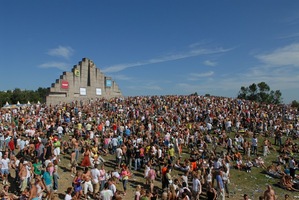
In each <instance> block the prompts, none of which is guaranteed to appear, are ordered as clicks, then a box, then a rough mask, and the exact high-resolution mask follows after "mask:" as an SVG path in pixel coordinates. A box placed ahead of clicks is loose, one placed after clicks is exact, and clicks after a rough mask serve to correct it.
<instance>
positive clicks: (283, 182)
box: [279, 175, 299, 192]
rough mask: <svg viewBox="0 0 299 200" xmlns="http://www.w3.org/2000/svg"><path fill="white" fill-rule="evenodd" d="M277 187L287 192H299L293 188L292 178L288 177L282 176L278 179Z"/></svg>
mask: <svg viewBox="0 0 299 200" xmlns="http://www.w3.org/2000/svg"><path fill="white" fill-rule="evenodd" d="M279 185H280V186H281V187H282V188H284V189H286V190H289V191H296V192H298V191H299V190H297V189H296V188H294V187H293V185H294V183H293V181H292V177H291V176H290V175H283V176H282V177H281V178H280V181H279Z"/></svg>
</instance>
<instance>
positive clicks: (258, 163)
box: [253, 156, 267, 170]
mask: <svg viewBox="0 0 299 200" xmlns="http://www.w3.org/2000/svg"><path fill="white" fill-rule="evenodd" d="M253 165H254V166H255V167H261V168H263V169H264V170H266V169H267V167H266V165H265V161H264V159H263V158H262V157H260V156H258V157H256V158H255V159H254V162H253Z"/></svg>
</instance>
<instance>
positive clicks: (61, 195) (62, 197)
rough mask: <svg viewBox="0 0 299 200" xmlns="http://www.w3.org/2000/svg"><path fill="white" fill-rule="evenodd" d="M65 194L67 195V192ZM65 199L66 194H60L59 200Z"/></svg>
mask: <svg viewBox="0 0 299 200" xmlns="http://www.w3.org/2000/svg"><path fill="white" fill-rule="evenodd" d="M65 193H66V191H65ZM64 197H65V194H63V193H58V198H59V199H64Z"/></svg>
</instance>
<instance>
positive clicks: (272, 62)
mask: <svg viewBox="0 0 299 200" xmlns="http://www.w3.org/2000/svg"><path fill="white" fill-rule="evenodd" d="M256 57H257V58H258V59H259V60H260V61H261V62H263V63H265V64H267V65H269V66H274V67H276V66H295V67H299V43H295V44H291V45H288V46H285V47H283V48H279V49H276V50H274V51H273V52H272V53H269V54H264V55H258V56H256Z"/></svg>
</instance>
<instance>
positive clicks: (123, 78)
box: [113, 74, 132, 81]
mask: <svg viewBox="0 0 299 200" xmlns="http://www.w3.org/2000/svg"><path fill="white" fill-rule="evenodd" d="M113 79H114V80H116V81H117V80H122V81H129V80H131V79H132V78H131V77H128V76H126V75H124V74H115V75H113Z"/></svg>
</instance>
